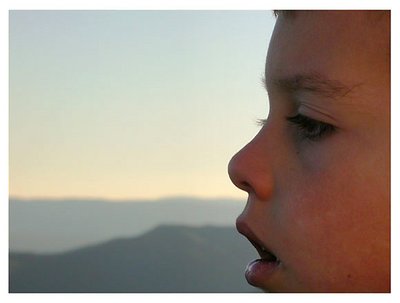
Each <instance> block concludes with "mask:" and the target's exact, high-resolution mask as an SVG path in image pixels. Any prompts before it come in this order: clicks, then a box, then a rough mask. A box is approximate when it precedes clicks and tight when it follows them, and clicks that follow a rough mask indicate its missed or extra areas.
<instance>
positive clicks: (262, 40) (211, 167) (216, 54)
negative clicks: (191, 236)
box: [9, 11, 275, 199]
mask: <svg viewBox="0 0 400 303" xmlns="http://www.w3.org/2000/svg"><path fill="white" fill-rule="evenodd" d="M274 23H275V20H274V17H273V15H272V13H271V12H270V11H11V12H10V78H9V79H10V104H9V110H10V114H9V117H10V125H9V132H10V133H9V134H10V144H9V146H10V150H9V151H10V153H9V155H10V161H9V164H10V178H9V182H10V196H17V197H26V198H31V197H101V198H110V199H130V198H131V199H135V198H149V199H151V198H158V197H164V196H177V195H190V196H197V197H236V198H238V197H240V198H242V197H246V195H245V193H242V192H241V191H240V190H238V189H236V188H235V187H234V186H233V185H232V184H231V182H230V180H229V177H228V175H227V164H228V161H229V159H230V158H231V157H232V155H233V154H234V153H235V152H236V151H238V150H239V149H240V148H241V147H242V146H243V145H244V144H246V143H247V142H248V141H249V140H251V138H252V137H253V136H254V135H255V134H256V133H257V131H258V126H256V123H255V120H256V119H257V118H265V117H266V115H267V113H268V104H267V103H268V99H267V95H266V92H265V91H264V89H263V88H262V86H261V82H260V78H261V76H262V75H263V72H264V63H265V55H266V50H267V46H268V42H269V39H270V36H271V33H272V30H273V25H274Z"/></svg>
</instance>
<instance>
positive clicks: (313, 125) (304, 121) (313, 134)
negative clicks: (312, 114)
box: [286, 114, 336, 141]
mask: <svg viewBox="0 0 400 303" xmlns="http://www.w3.org/2000/svg"><path fill="white" fill-rule="evenodd" d="M286 120H287V121H289V122H290V123H292V124H294V125H295V126H296V127H297V128H298V133H299V135H300V137H302V139H308V140H311V141H318V140H321V139H322V138H324V137H326V136H328V135H330V134H332V133H333V132H334V131H335V130H336V128H335V127H334V126H333V125H331V124H328V123H324V122H320V121H317V120H314V119H311V118H309V117H307V116H304V115H302V114H297V115H295V116H292V117H286Z"/></svg>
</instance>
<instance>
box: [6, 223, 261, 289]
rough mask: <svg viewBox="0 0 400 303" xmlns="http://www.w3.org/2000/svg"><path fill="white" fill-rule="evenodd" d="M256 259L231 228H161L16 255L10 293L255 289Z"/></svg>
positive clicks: (244, 241) (11, 271) (13, 260)
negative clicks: (249, 270)
mask: <svg viewBox="0 0 400 303" xmlns="http://www.w3.org/2000/svg"><path fill="white" fill-rule="evenodd" d="M255 257H256V252H255V250H254V249H252V248H251V247H250V245H249V244H248V242H247V241H246V240H245V239H244V238H243V237H242V236H240V235H239V234H238V233H237V231H236V230H235V229H234V228H231V227H215V226H204V227H188V226H171V225H163V226H159V227H157V228H155V229H153V230H151V231H149V232H147V233H145V234H143V235H141V236H138V237H135V238H120V239H116V240H112V241H108V242H105V243H103V244H99V245H93V246H88V247H84V248H82V249H77V250H73V251H69V252H65V253H59V254H53V255H39V254H24V253H10V292H254V291H256V290H255V289H254V288H252V287H250V286H249V285H248V284H247V283H246V281H245V279H244V276H243V271H244V268H245V265H246V263H247V262H249V261H250V260H251V259H253V258H255Z"/></svg>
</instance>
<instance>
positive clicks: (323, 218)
mask: <svg viewBox="0 0 400 303" xmlns="http://www.w3.org/2000/svg"><path fill="white" fill-rule="evenodd" d="M277 15H278V16H277V21H276V25H275V28H274V32H273V35H272V38H271V42H270V45H269V49H268V54H267V58H266V64H265V78H264V82H265V87H266V90H267V93H268V100H269V105H270V109H269V113H268V116H267V117H266V119H265V120H262V121H261V122H260V124H261V129H260V131H259V132H258V134H257V135H256V136H255V137H254V138H253V139H252V140H251V141H250V142H249V143H248V144H247V145H246V146H245V147H243V148H242V149H241V150H240V151H239V152H238V153H237V154H236V155H234V156H233V158H232V159H231V161H230V163H229V167H228V170H229V176H230V178H231V180H232V182H233V183H234V184H235V185H236V186H237V187H238V188H239V189H241V190H243V191H245V192H247V194H248V200H247V204H246V206H245V208H244V210H243V212H242V213H241V215H240V216H239V217H238V218H237V222H236V225H237V229H238V231H239V232H240V233H241V234H243V235H244V236H245V237H246V238H247V239H248V240H249V241H250V242H251V244H253V245H254V247H255V248H256V249H257V251H258V253H259V255H260V257H259V259H257V260H254V261H252V262H250V263H249V265H248V267H247V269H246V272H245V276H246V279H247V281H248V282H249V283H250V284H251V285H253V286H255V287H258V288H261V289H263V290H265V291H268V292H390V12H389V11H289V12H286V11H278V13H277ZM251 244H249V245H251Z"/></svg>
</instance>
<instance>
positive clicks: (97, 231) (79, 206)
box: [9, 197, 245, 253]
mask: <svg viewBox="0 0 400 303" xmlns="http://www.w3.org/2000/svg"><path fill="white" fill-rule="evenodd" d="M244 205H245V203H244V202H243V201H239V200H233V199H195V198H190V197H187V198H185V197H181V198H169V199H160V200H148V201H144V200H141V201H139V200H130V201H123V202H121V201H119V202H118V201H111V200H110V201H107V200H82V199H73V200H54V199H53V200H51V199H50V200H20V199H15V198H10V203H9V218H10V220H9V222H10V225H9V236H10V242H9V244H10V251H13V252H16V251H18V252H32V253H56V252H63V251H67V250H71V249H76V248H79V247H83V246H87V245H94V244H97V243H102V242H105V241H108V240H112V239H116V238H121V237H131V236H138V235H140V234H143V233H145V232H147V231H149V230H151V229H152V228H155V227H156V226H158V225H162V224H169V225H171V224H174V225H186V226H204V225H215V226H231V227H234V223H235V219H236V217H237V216H238V215H239V214H240V212H241V211H242V209H243V208H244Z"/></svg>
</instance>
